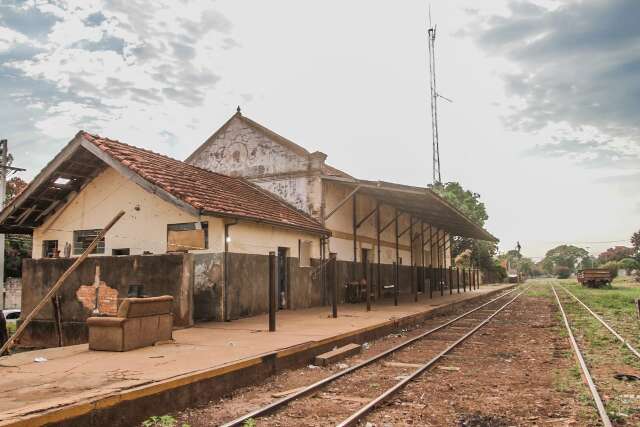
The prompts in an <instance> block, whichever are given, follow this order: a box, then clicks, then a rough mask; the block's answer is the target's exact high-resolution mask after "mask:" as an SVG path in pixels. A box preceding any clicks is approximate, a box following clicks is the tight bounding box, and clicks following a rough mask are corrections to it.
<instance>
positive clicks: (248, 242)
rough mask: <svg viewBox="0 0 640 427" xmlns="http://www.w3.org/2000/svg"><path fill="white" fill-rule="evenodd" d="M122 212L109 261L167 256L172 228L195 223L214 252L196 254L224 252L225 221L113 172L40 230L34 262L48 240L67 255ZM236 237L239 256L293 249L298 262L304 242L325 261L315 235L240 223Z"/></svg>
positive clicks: (108, 240)
mask: <svg viewBox="0 0 640 427" xmlns="http://www.w3.org/2000/svg"><path fill="white" fill-rule="evenodd" d="M136 208H139V210H136ZM120 210H124V211H125V212H126V213H125V215H124V216H123V217H122V218H121V219H120V220H119V221H118V223H116V224H115V225H114V226H113V228H112V229H111V230H110V231H109V232H108V233H107V235H106V237H105V253H104V255H111V250H112V249H118V248H130V250H131V254H132V255H139V254H142V253H143V252H144V251H149V252H152V253H154V254H159V253H166V250H167V224H175V223H183V222H194V221H208V223H209V248H208V249H206V250H194V251H190V252H191V253H209V252H211V253H220V252H223V251H224V221H223V220H222V219H221V218H217V217H212V216H206V215H203V216H201V217H195V216H193V215H190V214H189V213H187V212H185V211H184V210H182V209H180V208H178V207H176V206H175V205H173V204H171V203H168V202H165V201H164V200H162V199H160V198H159V197H158V196H155V195H153V194H151V193H150V192H148V191H146V190H144V189H143V188H142V187H140V186H138V185H137V184H135V183H133V182H131V181H129V180H128V179H126V178H125V177H123V176H122V175H120V174H119V173H118V172H116V171H115V170H114V169H111V168H109V169H107V170H105V171H104V172H103V173H101V174H100V175H99V176H97V177H96V178H95V179H94V180H93V181H92V182H91V183H89V184H88V185H87V186H86V187H85V188H84V189H83V190H82V191H81V192H80V193H79V194H78V196H77V197H76V198H75V199H74V200H73V201H72V202H71V203H70V204H69V205H67V206H66V207H65V208H63V211H62V212H61V214H60V215H56V214H54V215H53V216H52V217H51V218H50V219H49V220H47V221H46V222H45V223H44V224H43V225H42V226H40V227H38V228H37V229H36V230H34V233H33V254H32V256H33V257H34V258H40V257H41V255H42V241H43V240H58V247H59V249H60V250H61V251H62V250H63V248H64V245H65V243H66V242H69V243H70V244H73V231H74V230H86V229H99V228H103V227H104V226H105V225H106V224H107V223H108V222H109V221H110V220H111V219H112V218H113V216H115V214H116V213H118V211H120ZM230 235H231V237H232V241H231V243H230V247H229V249H230V250H231V251H233V252H236V253H249V254H268V253H269V251H273V250H276V249H277V247H278V246H282V247H289V248H291V256H296V257H297V256H298V240H299V239H300V240H310V241H312V242H313V243H312V257H315V258H318V257H319V237H318V236H317V235H313V234H310V233H304V232H297V231H293V230H287V229H285V228H280V227H274V226H271V225H266V224H257V223H250V222H240V223H239V225H235V226H232V227H231V231H230ZM72 256H73V255H72Z"/></svg>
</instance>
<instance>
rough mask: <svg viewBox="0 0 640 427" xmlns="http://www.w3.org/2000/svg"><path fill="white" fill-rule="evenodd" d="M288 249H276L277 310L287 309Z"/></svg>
mask: <svg viewBox="0 0 640 427" xmlns="http://www.w3.org/2000/svg"><path fill="white" fill-rule="evenodd" d="M288 255H289V248H281V247H279V248H278V291H277V292H278V309H279V310H284V309H286V308H288V302H289V301H288V300H289V298H288V296H289V274H288V270H289V269H288V268H287V265H288V262H287V257H288Z"/></svg>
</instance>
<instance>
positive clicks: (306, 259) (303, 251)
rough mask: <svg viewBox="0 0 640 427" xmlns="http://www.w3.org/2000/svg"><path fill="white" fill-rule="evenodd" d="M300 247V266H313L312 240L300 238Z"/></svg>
mask: <svg viewBox="0 0 640 427" xmlns="http://www.w3.org/2000/svg"><path fill="white" fill-rule="evenodd" d="M298 245H299V247H300V267H311V241H310V240H298Z"/></svg>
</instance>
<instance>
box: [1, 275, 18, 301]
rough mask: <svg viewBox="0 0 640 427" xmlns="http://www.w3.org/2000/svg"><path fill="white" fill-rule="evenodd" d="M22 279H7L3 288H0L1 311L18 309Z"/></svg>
mask: <svg viewBox="0 0 640 427" xmlns="http://www.w3.org/2000/svg"><path fill="white" fill-rule="evenodd" d="M21 295H22V279H21V278H20V277H8V278H7V280H6V281H5V283H4V287H0V297H1V298H2V300H1V301H0V303H1V304H2V307H0V308H2V309H7V308H20V301H21V298H22V296H21Z"/></svg>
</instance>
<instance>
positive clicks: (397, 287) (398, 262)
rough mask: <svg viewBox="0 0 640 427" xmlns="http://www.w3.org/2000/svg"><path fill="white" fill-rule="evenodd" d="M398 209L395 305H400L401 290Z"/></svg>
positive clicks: (396, 221)
mask: <svg viewBox="0 0 640 427" xmlns="http://www.w3.org/2000/svg"><path fill="white" fill-rule="evenodd" d="M398 222H399V221H398V209H397V208H396V220H395V223H396V224H395V229H396V233H395V234H396V265H395V268H394V270H395V272H396V280H394V281H393V282H394V285H393V305H398V292H399V290H400V286H399V284H398V282H399V281H400V274H399V273H400V270H399V264H400V241H399V236H398V234H399V233H400V230H399V227H398V226H399V224H398Z"/></svg>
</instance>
